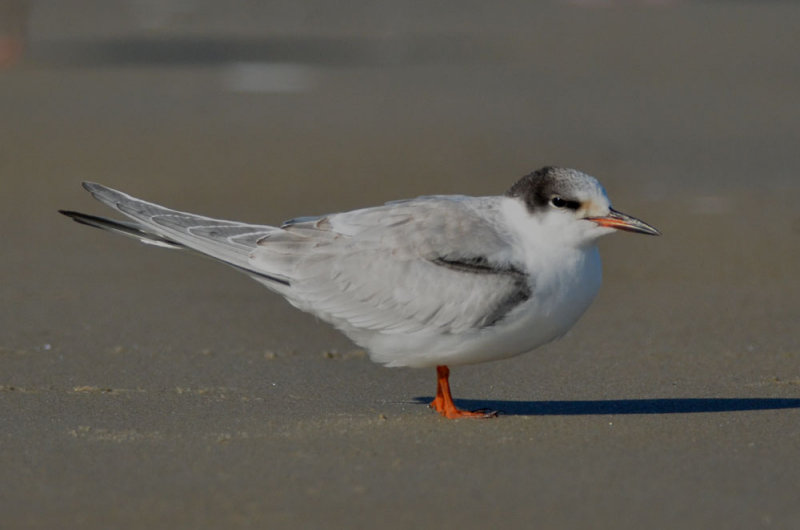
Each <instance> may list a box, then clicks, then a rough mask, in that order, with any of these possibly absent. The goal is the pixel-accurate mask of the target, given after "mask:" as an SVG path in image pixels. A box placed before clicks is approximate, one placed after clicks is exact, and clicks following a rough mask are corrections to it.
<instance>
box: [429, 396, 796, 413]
mask: <svg viewBox="0 0 800 530" xmlns="http://www.w3.org/2000/svg"><path fill="white" fill-rule="evenodd" d="M432 400H433V398H432V397H423V396H419V397H415V398H414V402H415V403H418V404H424V405H427V404H428V403H430V402H431V401H432ZM456 405H457V406H458V407H460V408H462V409H465V410H494V411H498V412H499V413H500V414H503V415H507V416H592V415H606V414H693V413H698V412H742V411H748V410H776V409H800V399H792V398H664V399H608V400H588V401H502V400H480V399H457V400H456Z"/></svg>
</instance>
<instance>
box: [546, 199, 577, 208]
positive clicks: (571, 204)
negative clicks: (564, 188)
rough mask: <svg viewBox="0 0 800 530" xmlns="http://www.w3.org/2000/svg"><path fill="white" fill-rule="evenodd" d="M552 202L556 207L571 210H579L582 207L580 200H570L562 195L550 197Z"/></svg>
mask: <svg viewBox="0 0 800 530" xmlns="http://www.w3.org/2000/svg"><path fill="white" fill-rule="evenodd" d="M550 204H552V205H553V206H555V207H556V208H569V209H570V210H577V209H579V208H580V207H581V203H580V202H578V201H568V200H566V199H562V198H561V197H553V198H552V199H550Z"/></svg>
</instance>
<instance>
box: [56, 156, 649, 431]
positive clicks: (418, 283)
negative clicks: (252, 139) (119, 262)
mask: <svg viewBox="0 0 800 530" xmlns="http://www.w3.org/2000/svg"><path fill="white" fill-rule="evenodd" d="M83 186H84V187H85V188H86V189H87V190H88V191H89V192H91V194H92V195H93V196H94V197H95V198H96V199H98V200H100V201H101V202H103V203H105V204H107V205H108V206H110V207H112V208H115V209H117V210H119V211H120V212H121V213H123V214H125V215H126V216H128V217H129V218H131V219H133V222H123V221H115V220H111V219H105V218H102V217H96V216H92V215H88V214H83V213H78V212H72V211H63V210H62V211H61V213H63V214H65V215H68V216H69V217H71V218H73V219H74V220H75V221H78V222H79V223H83V224H87V225H91V226H95V227H98V228H103V229H106V230H111V231H113V232H118V233H121V234H124V235H127V236H132V237H134V238H137V239H140V240H141V241H142V242H144V243H150V244H155V245H159V246H163V247H168V248H181V249H191V250H194V251H196V252H199V253H201V254H205V255H208V256H211V257H213V258H216V259H218V260H220V261H222V262H224V263H227V264H228V265H231V266H233V267H235V268H237V269H239V270H241V271H243V272H245V273H246V274H248V275H250V276H251V277H252V278H254V279H255V280H257V281H258V282H260V283H262V284H264V285H265V286H266V287H268V288H269V289H270V290H272V291H275V292H277V293H279V294H281V295H283V296H284V297H285V298H286V299H287V300H288V301H289V303H290V304H292V305H293V306H295V307H297V308H299V309H301V310H303V311H307V312H309V313H312V314H314V315H316V316H317V317H319V318H320V319H322V320H324V321H326V322H329V323H331V324H333V325H334V326H335V327H336V328H338V329H339V330H341V331H342V332H343V333H344V334H345V335H347V336H348V337H349V338H350V339H351V340H353V342H355V343H356V344H358V345H360V346H362V347H363V348H365V349H366V350H367V351H368V352H369V355H370V358H371V359H372V360H373V361H376V362H379V363H383V364H385V365H387V366H410V367H433V366H435V367H436V369H437V378H438V385H437V390H436V398H435V399H434V400H433V401H432V402H431V407H432V408H434V409H435V410H436V411H437V412H439V413H440V414H441V415H443V416H445V417H447V418H460V417H487V416H492V415H495V414H496V413H494V412H485V411H474V412H470V411H464V410H461V409H458V408H457V407H456V406H455V404H454V403H453V399H452V396H451V394H450V387H449V381H448V377H449V369H448V366H453V365H465V364H471V363H479V362H485V361H495V360H498V359H505V358H508V357H512V356H515V355H519V354H522V353H525V352H528V351H531V350H533V349H534V348H536V347H538V346H541V345H543V344H546V343H548V342H550V341H552V340H554V339H556V338H558V337H561V336H562V335H564V334H565V333H566V332H567V331H568V330H569V329H570V328H571V327H572V326H573V324H575V322H576V321H577V320H578V319H579V318H580V316H581V315H582V314H583V312H584V311H586V309H587V308H588V307H589V305H590V303H591V302H592V300H593V299H594V297H595V295H596V294H597V291H598V289H599V288H600V283H601V276H602V267H601V263H600V255H599V253H598V250H597V246H596V241H597V239H598V238H599V237H600V236H603V235H605V234H608V233H611V232H613V231H615V230H627V231H630V232H638V233H642V234H650V235H659V232H658V230H656V229H655V228H653V227H652V226H650V225H648V224H646V223H644V222H642V221H640V220H638V219H636V218H634V217H630V216H628V215H625V214H622V213H620V212H618V211H616V210H614V209H613V208H611V203H610V201H609V199H608V196H607V195H606V192H605V190H604V189H603V187H602V186H601V185H600V183H599V182H598V181H597V180H596V179H595V178H594V177H591V176H589V175H586V174H584V173H581V172H579V171H576V170H574V169H564V168H557V167H545V168H542V169H540V170H538V171H535V172H533V173H531V174H529V175H526V176H525V177H523V178H521V179H520V180H518V181H517V182H516V183H515V184H514V185H513V186H511V188H510V189H509V190H508V191H507V192H506V193H505V194H504V195H500V196H490V197H468V196H463V195H435V196H427V197H419V198H417V199H411V200H403V201H396V202H390V203H387V204H385V205H383V206H376V207H373V208H364V209H360V210H354V211H351V212H342V213H334V214H329V215H323V216H319V217H300V218H296V219H291V220H289V221H286V222H284V223H283V224H282V225H281V226H280V227H274V226H268V225H252V224H245V223H239V222H235V221H222V220H218V219H212V218H209V217H204V216H200V215H195V214H191V213H184V212H179V211H175V210H170V209H168V208H164V207H162V206H159V205H156V204H152V203H149V202H145V201H142V200H139V199H136V198H134V197H131V196H129V195H126V194H124V193H121V192H119V191H115V190H113V189H110V188H107V187H105V186H101V185H99V184H93V183H84V184H83Z"/></svg>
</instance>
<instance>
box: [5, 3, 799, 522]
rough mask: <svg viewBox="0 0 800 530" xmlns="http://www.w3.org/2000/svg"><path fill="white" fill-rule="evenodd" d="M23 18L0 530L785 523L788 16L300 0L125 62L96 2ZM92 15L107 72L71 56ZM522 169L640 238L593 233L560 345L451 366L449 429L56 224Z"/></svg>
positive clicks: (789, 376)
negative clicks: (567, 185)
mask: <svg viewBox="0 0 800 530" xmlns="http://www.w3.org/2000/svg"><path fill="white" fill-rule="evenodd" d="M59 9H62V8H58V7H54V6H43V7H41V8H40V9H38V10H34V11H32V13H31V15H30V17H31V20H30V24H29V33H28V37H29V43H28V47H27V49H26V57H25V61H24V62H22V63H21V64H18V65H17V66H16V67H14V68H13V69H10V70H7V71H5V72H3V73H2V74H0V114H2V119H1V120H0V145H2V152H1V153H2V154H0V183H2V194H1V195H0V201H1V202H0V206H2V208H0V221H2V223H3V226H4V227H5V229H4V230H3V248H4V251H3V253H2V255H0V275H2V278H3V281H2V283H1V284H0V300H2V304H0V367H2V368H0V459H1V460H0V461H2V466H0V483H2V484H3V485H2V486H0V508H2V509H1V510H0V514H2V515H0V521H2V524H0V526H3V527H7V528H77V527H80V528H87V529H93V528H98V529H99V528H198V529H202V528H387V529H390V528H462V529H470V528H490V527H498V526H501V525H502V527H504V528H614V529H627V528H630V529H638V528H651V529H658V528H682V529H687V528H747V529H751V528H760V527H766V528H797V527H798V526H800V505H798V503H797V495H798V491H800V459H798V458H797V455H798V448H799V447H800V331H799V330H798V322H800V279H798V276H797V272H798V270H800V213H798V208H797V204H798V202H799V201H800V184H799V183H800V181H798V174H800V155H799V154H798V153H799V151H798V149H797V146H798V145H800V132H799V130H798V128H797V123H800V115H799V114H800V106H798V105H797V104H796V95H797V94H798V93H800V71H798V69H797V68H796V59H797V58H796V42H797V39H796V28H797V24H798V22H800V9H798V8H796V7H794V6H792V5H789V4H786V3H783V4H782V3H763V4H761V5H759V6H745V5H737V6H735V7H732V8H730V7H722V6H714V5H707V6H693V5H677V6H667V7H663V6H662V7H641V6H631V5H627V6H622V7H619V6H618V7H613V8H609V9H600V8H592V7H577V6H575V5H551V6H548V7H546V8H538V9H537V8H532V7H527V6H526V5H522V4H521V5H519V6H517V9H516V10H515V11H511V10H509V11H502V12H500V11H493V10H488V8H481V7H480V6H478V5H472V6H466V7H463V8H462V7H458V8H456V7H455V6H451V7H450V8H449V9H445V8H443V7H441V8H432V7H431V8H424V7H423V6H422V5H417V6H416V7H408V10H404V11H402V12H391V13H383V12H379V11H378V10H366V9H364V10H361V11H353V12H347V11H345V12H343V13H340V12H338V11H337V12H335V13H334V12H329V10H328V11H326V10H325V9H324V8H323V7H321V6H317V7H312V6H311V4H309V5H308V6H306V7H305V8H299V7H297V8H292V9H288V8H287V9H286V10H283V11H280V12H276V13H267V12H260V11H257V12H254V13H251V14H250V15H249V16H247V15H243V14H236V13H233V14H231V13H227V14H224V13H214V12H213V9H219V8H208V11H200V12H199V13H195V16H194V18H192V17H189V18H186V19H182V18H178V22H175V26H176V28H177V29H175V28H173V29H172V30H170V31H166V30H165V32H164V34H166V35H172V36H173V37H174V38H176V39H178V40H179V41H180V42H183V43H184V44H185V43H186V42H187V41H189V42H195V41H197V40H202V37H203V36H204V35H205V36H209V35H216V37H215V38H222V39H223V40H224V39H230V38H234V37H235V38H238V39H241V40H242V42H244V44H242V45H241V46H243V48H242V49H243V50H245V52H242V53H244V55H245V56H246V58H247V60H248V61H249V62H248V64H250V66H247V65H244V66H242V65H239V66H230V65H229V64H228V62H229V59H230V58H225V57H223V58H222V59H217V60H210V59H208V57H207V56H206V55H203V53H200V56H199V58H196V57H195V56H193V55H191V53H192V52H191V50H192V49H193V48H191V46H189V47H188V49H189V51H188V52H185V54H184V55H182V54H181V53H178V54H176V55H175V56H172V58H171V59H170V60H169V61H165V62H161V63H159V62H158V61H157V60H156V59H157V58H158V57H159V56H160V55H159V53H161V52H158V49H157V50H156V52H152V50H151V51H148V50H150V48H147V47H146V46H144V45H143V44H142V43H143V42H146V41H147V39H148V38H151V37H152V35H150V34H148V33H147V32H146V31H142V30H135V28H133V29H131V28H129V27H127V26H126V24H128V25H131V24H133V23H132V22H130V21H128V20H127V19H126V18H125V17H124V16H123V15H117V18H114V17H113V16H111V15H108V14H100V13H97V14H94V15H92V12H91V11H87V13H88V14H84V15H82V17H80V18H81V20H80V21H79V22H74V23H72V24H70V23H69V20H72V19H71V18H70V17H68V16H62V15H65V14H63V13H59ZM87 9H88V8H87ZM426 10H427V11H426ZM320 13H321V14H320ZM223 15H224V16H223ZM92 17H94V19H93V18H92ZM109 17H110V18H109ZM92 21H94V24H92ZM181 21H182V22H181ZM181 24H184V26H182V25H181ZM187 27H188V29H187ZM190 30H196V31H190ZM137 31H138V33H137ZM109 35H110V37H109ZM131 35H133V37H131ZM197 35H200V37H198V36H197ZM219 35H222V36H223V37H219ZM231 35H232V37H230V36H231ZM287 35H289V37H290V38H289V37H287ZM121 36H122V37H124V38H126V39H130V42H131V43H132V49H133V50H134V52H131V53H132V54H133V55H132V56H133V57H134V59H135V60H132V59H130V58H128V59H126V58H125V57H129V56H128V55H126V56H125V57H122V58H120V57H118V56H115V55H114V54H111V55H108V54H106V55H104V54H102V53H98V52H97V50H105V49H107V46H106V45H108V39H113V38H122V37H121ZM162 36H163V34H162ZM271 38H274V39H275V40H276V41H278V42H281V43H282V47H281V46H278V47H274V48H271V47H270V46H269V44H270V42H272V41H271V40H270V39H271ZM76 43H78V44H76ZM103 43H105V45H104V44H103ZM248 43H250V44H248ZM387 43H388V44H387ZM376 46H377V47H378V48H379V49H380V53H377V52H375V47H376ZM157 48H158V47H157ZM181 49H183V48H181ZM55 50H60V51H59V53H56V51H55ZM137 50H138V51H137ZM326 50H329V53H327V54H326ZM330 50H332V51H330ZM201 51H202V50H201ZM162 52H163V50H162ZM154 53H155V55H153V54H154ZM182 53H183V52H182ZM248 54H249V55H248ZM282 54H285V55H282ZM192 58H195V59H197V60H194V61H193V60H190V59H192ZM267 59H269V60H271V61H274V62H278V63H282V64H283V63H291V64H292V65H294V66H291V67H290V68H289V70H286V69H285V68H284V69H283V70H280V69H279V70H278V71H277V73H276V70H274V69H271V68H272V67H270V66H266V67H264V66H263V65H262V66H261V67H259V66H253V64H252V63H254V62H256V63H257V62H259V61H265V60H267ZM287 72H288V73H287ZM275 79H278V81H275ZM276 83H277V84H276ZM545 164H559V165H568V166H573V167H577V168H579V169H582V170H585V171H587V172H590V173H592V174H595V175H596V176H598V177H599V178H600V179H601V180H602V181H603V182H604V184H605V185H606V187H607V189H608V192H609V194H610V196H611V197H612V200H613V201H614V205H615V207H617V208H618V209H620V210H622V211H624V212H626V213H630V214H632V215H635V216H638V217H641V218H643V219H645V220H646V221H647V222H649V223H652V224H653V225H654V226H656V227H658V228H659V229H661V230H662V231H663V233H664V236H663V237H661V238H648V237H643V236H635V235H631V234H619V235H615V236H611V237H609V238H607V239H606V240H604V241H602V243H601V252H602V254H603V257H604V264H605V277H604V286H603V288H602V290H601V293H600V295H599V297H598V299H597V300H596V302H595V303H594V305H593V306H592V307H591V309H590V310H589V312H588V313H587V314H586V315H585V317H584V318H583V319H582V320H581V321H580V323H579V324H578V325H577V326H576V327H575V328H574V329H573V330H572V331H571V332H570V333H569V334H568V335H567V337H565V338H564V339H562V340H561V341H559V342H557V343H554V344H551V345H549V346H547V347H545V348H542V349H539V350H537V351H536V352H534V353H531V354H528V355H524V356H520V357H517V358H515V359H511V360H508V361H504V362H497V363H489V364H483V365H476V366H470V367H463V368H456V369H454V370H453V373H452V377H451V381H452V384H453V388H454V393H455V396H456V398H457V401H458V402H459V403H460V404H461V405H462V406H465V407H468V408H482V407H488V408H494V409H499V410H501V411H503V412H504V414H502V415H501V416H500V417H499V418H497V419H494V420H485V421H471V420H462V421H446V420H443V419H442V418H440V417H438V416H437V415H435V414H434V413H432V412H431V411H430V410H429V409H428V408H427V406H426V402H427V401H429V400H430V399H431V397H432V393H433V391H434V389H435V377H434V376H435V374H434V371H433V370H432V369H431V370H409V369H387V368H384V367H381V366H378V365H375V364H373V363H371V362H370V361H369V360H368V358H367V357H366V356H365V355H364V352H363V351H361V350H359V349H358V347H357V346H355V345H354V344H352V343H350V342H349V341H348V340H347V339H345V338H344V337H342V336H341V335H340V334H338V333H337V332H336V331H335V330H333V329H331V328H330V327H329V326H327V325H325V324H324V323H321V322H317V321H316V320H315V319H314V318H313V317H310V316H308V315H305V314H302V313H300V312H298V311H297V310H295V309H293V308H291V307H290V306H289V305H288V304H287V303H286V302H284V301H283V300H282V299H281V298H280V297H279V296H277V295H274V294H271V293H270V292H268V291H267V290H265V289H263V288H262V287H261V286H259V285H258V284H257V283H255V282H253V281H251V280H250V279H248V278H246V277H245V276H244V275H241V274H238V273H236V272H234V271H231V270H229V269H226V268H225V267H224V266H221V265H219V264H216V263H213V262H211V261H209V260H202V259H198V258H197V257H195V256H192V255H189V254H184V253H180V252H175V251H168V250H163V249H157V248H150V247H144V246H142V245H137V244H136V243H135V242H132V241H130V240H127V239H123V238H119V237H114V236H113V235H110V234H104V233H101V232H99V231H96V230H90V229H88V228H84V227H80V226H78V225H76V224H74V223H72V222H70V221H69V220H68V219H66V218H64V217H62V216H59V215H58V214H57V213H56V209H58V208H69V209H77V210H82V211H88V212H92V213H97V214H103V213H106V212H105V211H104V209H103V208H102V206H101V205H100V204H99V203H96V202H94V201H93V200H92V199H91V198H90V197H89V196H88V195H87V194H86V193H85V192H84V191H83V190H82V189H81V188H80V185H79V183H80V181H81V180H95V181H99V182H102V183H105V184H108V185H112V186H115V187H119V188H121V189H123V190H126V191H128V192H130V193H133V194H135V195H138V196H141V197H144V198H147V199H151V200H154V201H157V202H161V203H164V204H167V205H170V206H173V207H177V208H181V209H187V210H191V211H196V212H201V213H206V214H209V215H214V216H218V217H225V218H232V219H238V220H245V221H253V222H256V221H257V222H267V223H278V222H280V221H281V220H282V219H285V218H288V217H293V216H297V215H304V214H305V215H307V214H318V213H324V212H327V211H338V210H344V209H349V208H355V207H359V206H366V205H371V204H378V203H381V202H384V201H386V200H391V199H397V198H401V197H413V196H417V195H421V194H431V193H467V194H493V193H500V192H502V191H504V190H505V189H506V188H507V187H508V186H509V185H510V184H511V183H512V182H513V181H514V180H515V179H516V178H518V177H519V176H521V175H522V174H524V173H526V172H528V171H530V170H533V169H536V168H538V167H540V166H542V165H545Z"/></svg>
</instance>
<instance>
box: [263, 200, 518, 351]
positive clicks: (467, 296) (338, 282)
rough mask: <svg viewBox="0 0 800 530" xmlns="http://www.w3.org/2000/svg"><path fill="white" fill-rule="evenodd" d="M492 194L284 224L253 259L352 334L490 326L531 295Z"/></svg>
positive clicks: (294, 296) (291, 295) (303, 303)
mask: <svg viewBox="0 0 800 530" xmlns="http://www.w3.org/2000/svg"><path fill="white" fill-rule="evenodd" d="M498 201H499V198H497V199H495V198H467V197H452V196H447V197H427V198H420V199H415V200H411V201H404V202H397V203H391V204H387V205H385V206H382V207H377V208H370V209H365V210H356V211H353V212H347V213H342V214H335V215H331V216H328V217H318V218H303V219H297V220H293V221H289V222H287V223H285V224H284V225H283V226H282V228H283V231H281V232H273V233H270V234H268V235H267V236H266V237H265V238H263V239H262V240H261V241H260V242H259V248H258V249H257V250H256V251H255V252H254V253H253V255H252V264H253V266H254V267H255V268H256V269H258V270H267V271H271V272H272V273H277V274H279V275H280V276H281V277H286V278H289V280H290V283H291V289H290V290H288V292H284V295H285V296H286V297H287V298H288V299H289V300H290V302H292V303H293V304H294V305H296V306H297V307H299V308H301V309H304V310H306V311H310V312H312V313H315V314H317V315H319V316H320V317H321V318H323V319H324V320H327V321H329V322H332V323H333V324H335V325H336V326H337V327H339V328H340V329H342V330H343V331H344V332H345V333H347V334H348V335H350V336H351V337H355V338H357V337H358V334H359V333H362V332H365V331H367V330H368V331H369V332H381V333H415V332H423V333H424V332H426V331H433V330H435V332H436V333H443V332H444V333H460V332H464V331H467V330H471V329H476V328H482V327H487V326H491V325H493V324H495V323H496V322H498V321H499V320H502V319H503V318H504V317H505V316H506V315H507V314H508V313H509V312H511V311H512V310H513V309H514V308H515V307H517V306H518V305H519V304H520V303H521V302H523V301H525V300H527V299H528V298H529V296H530V284H529V278H528V277H527V276H526V275H525V274H524V273H523V272H522V271H523V270H524V269H523V267H522V266H517V265H516V264H515V263H514V256H513V248H512V246H511V244H510V243H509V242H508V239H507V237H508V236H507V235H506V234H503V233H501V231H500V229H499V228H498V227H499V226H502V225H501V224H500V223H498V222H496V219H497V218H498V215H499V211H498V208H499V202H498Z"/></svg>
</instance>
